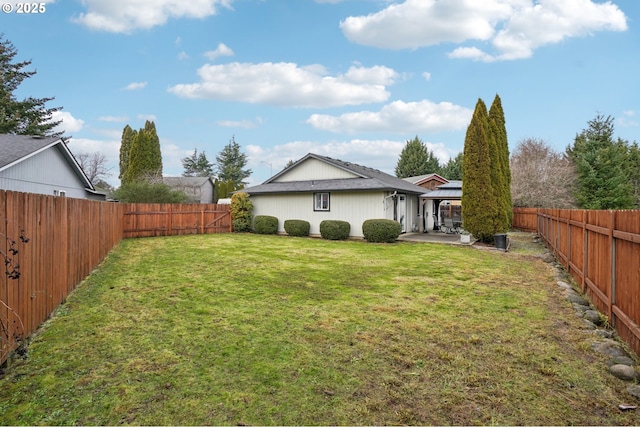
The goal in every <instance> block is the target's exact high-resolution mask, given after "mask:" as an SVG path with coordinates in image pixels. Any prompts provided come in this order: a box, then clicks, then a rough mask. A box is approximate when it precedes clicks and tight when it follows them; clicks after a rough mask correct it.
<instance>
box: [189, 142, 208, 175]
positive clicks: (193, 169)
mask: <svg viewBox="0 0 640 427" xmlns="http://www.w3.org/2000/svg"><path fill="white" fill-rule="evenodd" d="M182 166H183V167H184V172H183V173H182V176H204V177H212V176H213V163H210V162H209V160H208V159H207V156H206V155H205V153H204V151H203V152H202V153H200V154H198V149H197V148H196V149H194V150H193V154H192V155H190V156H188V157H185V158H183V159H182Z"/></svg>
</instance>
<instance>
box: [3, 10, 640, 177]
mask: <svg viewBox="0 0 640 427" xmlns="http://www.w3.org/2000/svg"><path fill="white" fill-rule="evenodd" d="M0 7H1V8H2V12H0V34H3V38H4V39H6V40H9V41H10V42H11V43H12V44H13V45H14V47H15V48H16V50H17V51H18V55H17V58H16V60H30V61H32V63H31V66H30V67H29V68H28V69H30V70H32V71H36V72H37V74H35V75H34V76H33V77H31V78H29V79H27V80H25V81H24V82H23V84H22V85H21V86H20V87H19V88H18V90H17V91H16V92H15V93H14V94H15V95H16V97H17V98H19V99H23V98H25V97H28V96H33V97H37V98H44V97H54V98H55V99H54V100H53V101H51V102H49V103H48V104H47V106H48V107H62V110H61V112H58V113H56V116H55V118H56V119H59V120H62V125H61V129H63V130H64V131H65V134H64V135H65V136H67V137H71V138H70V140H69V148H70V149H71V151H72V152H73V153H74V154H78V153H81V152H84V153H94V152H100V153H102V154H104V155H105V157H106V159H107V167H108V168H109V169H110V173H111V176H110V177H109V178H108V179H107V181H108V182H109V183H110V184H111V185H113V186H114V187H118V186H119V185H120V181H119V180H118V173H119V168H118V158H119V149H120V140H121V136H122V130H123V128H124V127H125V126H126V125H127V124H128V125H129V126H131V127H132V128H134V129H139V128H142V127H144V123H145V121H146V120H152V121H154V122H155V125H156V129H157V132H158V136H159V138H160V144H161V151H162V160H163V172H164V175H165V176H180V175H181V174H182V173H183V172H184V168H183V166H182V162H181V159H183V158H185V157H187V156H190V155H192V154H193V153H194V150H198V153H201V152H204V153H205V155H206V157H207V159H208V160H209V161H210V162H212V163H215V159H216V156H217V155H218V153H219V152H220V151H221V150H222V149H223V148H224V146H225V145H227V144H228V143H229V142H230V140H231V139H232V138H233V139H235V141H236V142H237V143H238V144H239V145H240V147H241V150H242V151H243V152H244V153H245V154H246V155H247V158H248V164H247V168H249V169H251V170H252V174H251V177H250V178H249V179H248V183H249V185H254V184H259V183H261V182H263V181H265V180H267V179H268V178H269V177H270V176H271V175H272V174H276V173H277V172H279V171H280V170H282V168H283V167H284V166H285V165H286V164H287V163H288V162H289V161H290V160H294V161H295V160H298V159H300V158H301V157H303V156H304V155H306V154H307V153H315V154H320V155H325V156H329V157H333V158H336V159H340V160H344V161H349V162H354V163H358V164H361V165H363V166H368V167H373V168H376V169H379V170H382V171H384V172H387V173H390V174H392V175H393V174H394V169H395V166H396V164H397V162H398V157H399V155H400V152H401V151H402V148H403V147H404V145H405V143H406V142H407V141H408V140H411V139H413V138H415V137H416V136H417V137H418V138H420V140H422V141H423V142H424V143H425V144H426V145H427V147H428V148H429V149H430V150H431V151H433V153H434V154H435V155H436V156H437V157H438V158H439V159H440V161H441V162H443V163H444V162H446V161H447V160H448V159H449V158H451V157H455V156H456V155H457V154H458V153H460V152H461V151H462V150H463V148H464V139H465V133H466V129H467V126H468V124H469V122H470V120H471V115H472V112H473V109H474V108H475V105H476V103H477V102H478V100H479V99H482V100H483V101H484V102H485V103H486V104H487V107H489V106H490V105H491V103H492V102H493V99H494V97H495V96H496V95H499V96H500V98H501V100H502V106H503V109H504V114H505V119H506V127H507V133H508V138H509V147H510V150H511V151H512V152H513V151H514V150H515V149H516V147H517V145H518V143H519V142H520V141H522V140H524V139H526V138H537V139H541V140H543V141H545V142H546V143H547V144H548V145H550V146H551V147H553V148H554V149H555V150H557V151H564V150H565V148H566V147H567V146H568V145H570V144H572V142H573V140H574V138H575V136H576V134H578V133H580V132H581V131H582V130H583V129H585V128H587V127H588V122H589V120H592V119H594V118H595V117H596V116H597V115H599V114H602V115H604V116H611V117H613V118H614V125H615V131H616V135H615V136H616V137H619V138H622V139H625V140H627V141H630V142H632V141H640V138H639V137H638V133H639V131H640V84H639V82H638V75H639V70H640V1H638V0H611V1H596V0H482V1H479V0H405V1H388V0H190V1H185V0H81V1H76V0H45V1H44V2H42V3H22V2H16V1H13V0H0ZM20 12H21V13H20ZM26 12H30V13H26ZM34 12H37V13H34Z"/></svg>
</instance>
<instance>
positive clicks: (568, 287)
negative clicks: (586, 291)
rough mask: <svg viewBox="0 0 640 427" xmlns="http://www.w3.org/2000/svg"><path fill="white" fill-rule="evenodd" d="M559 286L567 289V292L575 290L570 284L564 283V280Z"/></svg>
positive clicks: (559, 282)
mask: <svg viewBox="0 0 640 427" xmlns="http://www.w3.org/2000/svg"><path fill="white" fill-rule="evenodd" d="M557 285H558V286H559V287H561V288H562V289H567V290H569V289H570V290H573V286H571V285H570V284H568V283H567V282H563V281H562V280H558V283H557Z"/></svg>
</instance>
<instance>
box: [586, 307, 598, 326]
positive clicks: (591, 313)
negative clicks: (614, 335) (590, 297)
mask: <svg viewBox="0 0 640 427" xmlns="http://www.w3.org/2000/svg"><path fill="white" fill-rule="evenodd" d="M584 318H585V319H587V320H588V321H589V322H592V323H593V324H595V325H600V324H602V318H601V317H600V313H598V311H597V310H587V311H585V312H584Z"/></svg>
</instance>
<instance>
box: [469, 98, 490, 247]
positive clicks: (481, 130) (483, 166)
mask: <svg viewBox="0 0 640 427" xmlns="http://www.w3.org/2000/svg"><path fill="white" fill-rule="evenodd" d="M488 128H489V117H488V113H487V107H486V105H485V103H484V101H482V99H478V102H477V103H476V108H475V111H474V112H473V117H472V118H471V123H469V126H468V128H467V133H466V136H465V140H464V155H463V160H462V173H463V175H464V181H462V221H463V224H462V226H463V228H464V229H465V230H467V231H469V232H470V233H471V234H473V235H474V236H475V237H476V238H477V239H479V240H482V241H490V240H491V239H492V238H493V235H494V234H495V229H494V222H495V218H496V216H497V210H498V207H497V206H496V203H495V195H494V190H493V186H492V181H491V156H490V147H489V136H488Z"/></svg>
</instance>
